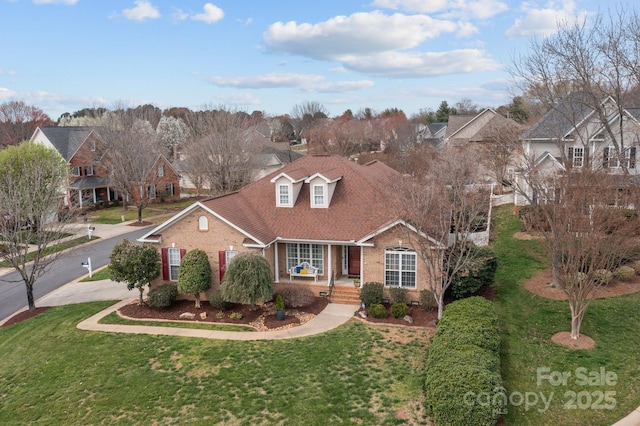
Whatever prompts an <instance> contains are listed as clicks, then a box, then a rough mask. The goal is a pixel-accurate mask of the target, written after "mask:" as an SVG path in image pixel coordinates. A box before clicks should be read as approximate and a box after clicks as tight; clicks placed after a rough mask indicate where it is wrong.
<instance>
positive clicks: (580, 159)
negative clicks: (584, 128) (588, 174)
mask: <svg viewBox="0 0 640 426" xmlns="http://www.w3.org/2000/svg"><path fill="white" fill-rule="evenodd" d="M567 154H568V160H569V163H570V164H571V166H572V167H582V166H583V165H584V147H581V146H571V147H569V149H568V153H567Z"/></svg>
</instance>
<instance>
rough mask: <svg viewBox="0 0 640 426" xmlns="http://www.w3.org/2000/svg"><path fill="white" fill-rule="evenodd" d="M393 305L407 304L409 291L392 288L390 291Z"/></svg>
mask: <svg viewBox="0 0 640 426" xmlns="http://www.w3.org/2000/svg"><path fill="white" fill-rule="evenodd" d="M389 295H390V296H391V303H407V289H406V288H402V287H391V288H390V289H389Z"/></svg>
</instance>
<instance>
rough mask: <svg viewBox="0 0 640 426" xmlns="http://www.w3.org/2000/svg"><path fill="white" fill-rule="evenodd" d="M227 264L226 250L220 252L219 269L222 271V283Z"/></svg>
mask: <svg viewBox="0 0 640 426" xmlns="http://www.w3.org/2000/svg"><path fill="white" fill-rule="evenodd" d="M226 266H227V253H226V252H225V251H224V250H221V251H219V252H218V269H219V271H218V272H219V273H220V283H222V278H224V270H225V267H226Z"/></svg>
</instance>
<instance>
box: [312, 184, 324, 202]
mask: <svg viewBox="0 0 640 426" xmlns="http://www.w3.org/2000/svg"><path fill="white" fill-rule="evenodd" d="M313 205H314V206H316V207H323V206H324V185H313Z"/></svg>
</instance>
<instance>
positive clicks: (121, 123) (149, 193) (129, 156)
mask: <svg viewBox="0 0 640 426" xmlns="http://www.w3.org/2000/svg"><path fill="white" fill-rule="evenodd" d="M96 132H97V133H98V134H99V135H100V137H101V139H102V140H103V141H104V142H105V144H106V145H107V147H108V151H107V152H106V154H105V155H106V156H107V161H106V163H107V164H108V171H107V176H106V177H107V178H108V180H109V184H110V186H112V187H113V188H115V189H116V190H117V191H118V192H120V194H121V195H122V198H123V205H124V206H126V204H127V203H129V204H133V205H135V206H136V207H137V209H138V221H139V222H142V211H143V210H144V208H145V207H147V206H148V204H149V200H150V198H153V197H154V196H155V192H156V184H157V183H158V182H159V180H160V179H159V178H160V177H161V176H159V174H158V173H157V170H156V165H157V163H158V161H159V159H160V158H161V147H160V143H159V138H158V134H157V133H156V131H155V130H154V128H153V127H152V126H151V124H150V123H149V122H148V121H144V120H141V119H139V118H137V117H136V114H135V111H134V110H131V109H122V108H121V109H117V110H115V111H113V112H110V113H108V114H107V115H106V116H105V120H103V127H100V128H97V129H96Z"/></svg>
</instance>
